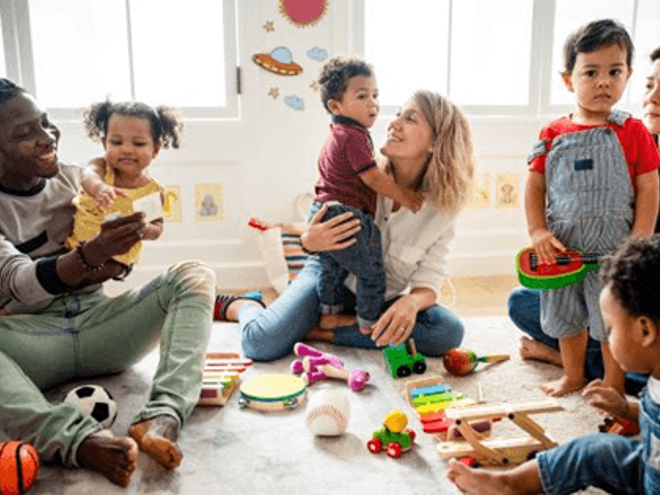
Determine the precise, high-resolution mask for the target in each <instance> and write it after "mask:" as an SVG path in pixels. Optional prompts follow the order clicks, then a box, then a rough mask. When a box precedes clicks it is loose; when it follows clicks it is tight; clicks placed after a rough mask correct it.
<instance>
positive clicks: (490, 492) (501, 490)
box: [447, 459, 518, 495]
mask: <svg viewBox="0 0 660 495" xmlns="http://www.w3.org/2000/svg"><path fill="white" fill-rule="evenodd" d="M447 478H448V479H449V481H451V482H452V483H453V484H455V485H456V486H457V487H458V488H460V489H461V491H463V492H465V493H476V494H479V495H509V494H515V493H518V492H517V491H515V490H514V489H513V487H511V486H510V485H509V484H508V483H507V480H506V478H504V477H503V476H500V475H499V473H495V472H490V471H485V470H483V469H472V468H469V467H467V466H466V465H465V464H463V463H462V462H459V461H457V460H455V459H451V460H450V461H449V469H448V470H447Z"/></svg>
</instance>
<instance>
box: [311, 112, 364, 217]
mask: <svg viewBox="0 0 660 495" xmlns="http://www.w3.org/2000/svg"><path fill="white" fill-rule="evenodd" d="M375 166H376V160H375V158H374V151H373V146H372V144H371V137H370V136H369V133H368V132H367V130H366V129H365V128H364V127H361V126H359V125H357V124H343V123H341V124H340V123H334V124H330V135H329V136H328V138H327V139H326V141H325V144H324V145H323V148H322V149H321V154H320V156H319V174H320V176H321V177H320V178H319V180H318V182H317V183H316V199H317V200H318V201H321V202H325V201H339V202H341V203H343V204H346V205H348V206H352V207H354V208H358V209H360V210H365V211H368V212H369V213H371V214H372V215H374V214H375V213H376V191H374V190H373V189H371V188H370V187H368V186H367V185H366V184H365V183H364V182H362V180H360V175H362V174H363V173H365V172H366V171H367V170H371V169H372V168H373V167H375Z"/></svg>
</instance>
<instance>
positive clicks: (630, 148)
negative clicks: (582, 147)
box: [529, 117, 660, 190]
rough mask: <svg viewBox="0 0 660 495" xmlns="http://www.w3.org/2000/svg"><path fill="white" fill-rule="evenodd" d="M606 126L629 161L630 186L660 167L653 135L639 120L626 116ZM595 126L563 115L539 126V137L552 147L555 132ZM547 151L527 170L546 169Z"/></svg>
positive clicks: (559, 134)
mask: <svg viewBox="0 0 660 495" xmlns="http://www.w3.org/2000/svg"><path fill="white" fill-rule="evenodd" d="M605 125H607V126H608V127H610V128H611V129H613V130H614V131H615V132H616V135H617V137H618V138H619V142H620V143H621V148H623V154H624V155H625V157H626V162H627V163H628V173H629V174H630V182H631V184H632V186H633V189H635V190H637V187H636V177H637V176H638V175H644V174H647V173H649V172H653V171H654V170H656V169H658V168H660V153H658V148H657V146H656V145H655V142H654V141H653V136H651V133H650V132H649V131H648V129H647V128H646V127H645V126H644V124H643V123H642V121H641V120H639V119H633V118H629V119H627V120H626V121H625V122H624V124H623V125H619V124H617V123H616V122H608V123H607V124H605ZM592 127H594V126H589V125H580V124H576V123H575V122H573V121H572V120H571V119H570V118H569V117H562V118H561V119H559V120H555V121H554V122H551V123H550V124H548V125H547V126H546V127H544V128H543V129H542V130H541V135H540V137H539V139H541V140H544V141H545V142H546V150H550V148H551V147H552V141H553V139H555V138H556V137H557V136H561V135H563V134H568V133H570V132H576V131H584V130H587V129H590V128H592ZM545 159H546V155H541V156H537V157H536V158H534V159H533V160H532V161H531V162H530V164H529V170H533V171H535V172H539V173H542V174H544V173H545Z"/></svg>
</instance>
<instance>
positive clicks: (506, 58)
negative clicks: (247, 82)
mask: <svg viewBox="0 0 660 495" xmlns="http://www.w3.org/2000/svg"><path fill="white" fill-rule="evenodd" d="M355 5H356V10H355V20H356V21H355V22H356V24H355V26H356V33H357V36H356V37H355V38H356V44H355V51H356V52H357V53H362V54H364V56H365V58H366V59H367V61H369V63H372V64H373V65H374V68H375V71H376V75H377V77H378V86H379V90H380V94H381V104H382V106H383V110H384V111H385V112H389V113H391V112H392V111H394V109H395V108H396V106H398V105H401V103H402V102H403V101H404V99H405V98H407V97H408V96H409V95H410V94H411V93H412V91H414V90H415V89H417V88H427V89H432V90H436V91H438V92H440V93H442V94H447V95H448V96H449V97H450V98H452V100H454V101H456V102H457V103H459V104H460V105H461V106H462V107H463V108H465V110H466V111H467V112H468V113H471V114H498V115H508V114H512V115H539V114H548V113H564V112H566V111H567V110H568V109H569V108H570V106H571V105H572V103H573V98H572V96H571V95H570V93H568V92H567V91H566V89H565V88H564V86H563V84H562V82H561V78H560V76H559V74H560V71H561V64H562V60H561V59H562V47H563V43H564V40H565V39H566V37H567V36H568V35H569V34H570V33H571V32H572V31H573V30H575V29H577V28H578V27H579V26H581V25H583V24H585V23H586V22H589V21H591V20H595V19H600V18H614V19H616V20H618V21H619V22H621V23H622V24H623V25H624V26H625V27H626V28H627V29H628V31H629V32H630V33H631V35H632V37H633V41H634V43H635V47H636V50H637V51H636V55H635V59H634V61H633V74H634V76H636V77H633V79H632V80H631V81H630V83H629V87H628V91H627V93H626V95H625V96H624V98H623V100H622V102H621V103H622V105H624V106H625V105H637V104H638V102H639V100H640V99H641V95H642V91H643V86H644V77H643V76H644V74H645V73H646V71H647V70H648V54H649V52H650V51H651V50H652V49H653V48H655V47H657V46H660V37H658V34H657V32H658V29H657V27H658V25H659V22H660V9H658V8H657V5H658V4H657V0H579V1H576V0H506V1H501V2H494V1H492V0H408V2H405V6H403V5H402V3H401V2H400V0H355ZM362 25H363V26H364V28H362Z"/></svg>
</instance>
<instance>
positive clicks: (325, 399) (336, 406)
mask: <svg viewBox="0 0 660 495" xmlns="http://www.w3.org/2000/svg"><path fill="white" fill-rule="evenodd" d="M349 416H350V403H349V401H348V398H347V397H346V395H345V394H344V393H342V392H339V391H337V390H321V391H319V392H316V393H315V394H314V395H312V396H311V398H310V399H309V403H308V405H307V412H306V414H305V423H306V424H307V429H308V430H309V431H311V432H312V433H313V434H314V435H317V436H322V437H333V436H338V435H341V434H342V433H344V432H345V431H346V426H347V425H348V418H349Z"/></svg>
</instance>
